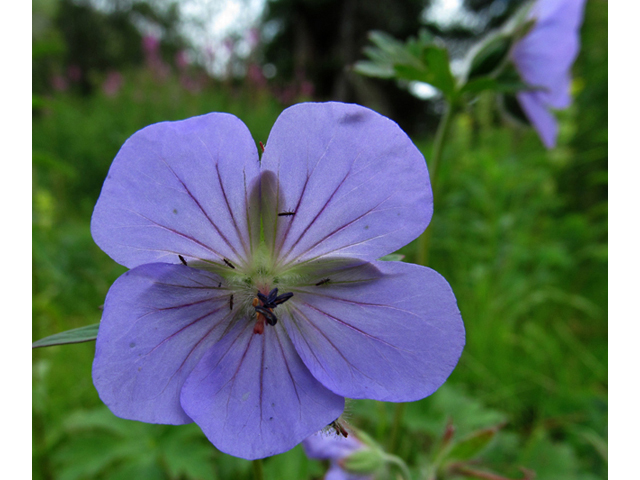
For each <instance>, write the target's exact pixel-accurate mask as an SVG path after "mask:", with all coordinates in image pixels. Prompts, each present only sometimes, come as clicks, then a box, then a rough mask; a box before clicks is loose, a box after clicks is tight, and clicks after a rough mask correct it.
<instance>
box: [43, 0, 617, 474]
mask: <svg viewBox="0 0 640 480" xmlns="http://www.w3.org/2000/svg"><path fill="white" fill-rule="evenodd" d="M602 5H604V7H602ZM602 8H604V9H605V10H604V11H605V13H606V2H592V3H589V5H588V8H587V20H586V22H585V29H584V31H583V38H584V48H583V55H582V56H581V58H580V59H579V61H578V63H577V71H578V72H579V75H578V76H577V80H576V84H577V85H578V87H579V89H580V90H579V91H578V92H577V93H578V96H577V101H576V103H575V105H574V106H573V107H572V108H571V109H570V110H568V111H567V112H565V113H564V114H563V115H562V117H561V133H560V142H559V143H560V146H559V148H557V149H556V150H553V151H550V152H547V151H546V150H544V148H543V147H542V146H541V144H540V142H539V140H538V138H537V136H536V134H535V132H533V131H529V130H527V131H520V130H516V131H514V130H512V129H511V128H507V127H505V126H500V125H496V116H495V111H494V107H492V106H493V105H495V99H494V98H493V97H492V94H490V93H487V92H485V93H484V94H482V95H480V96H479V98H478V100H477V101H476V102H475V103H474V104H473V105H472V106H470V107H468V108H467V109H466V110H465V111H464V112H463V113H462V114H460V115H459V116H458V117H456V118H457V120H456V122H455V124H454V125H453V127H452V131H451V134H450V137H449V138H450V141H449V143H448V144H447V146H446V148H445V151H444V158H443V162H442V164H441V167H440V173H439V175H440V178H439V184H438V191H437V192H436V205H435V212H434V217H433V221H432V227H431V228H433V233H432V253H431V266H432V267H433V268H434V269H436V270H437V271H439V272H440V273H442V274H443V275H444V276H445V278H447V280H448V281H449V282H450V283H451V285H452V288H453V290H454V292H455V293H456V297H457V299H458V303H459V306H460V309H461V312H462V315H463V319H464V321H465V326H466V329H467V346H466V348H465V351H464V353H463V356H462V359H461V361H460V364H459V365H458V367H457V368H456V369H455V371H454V372H453V374H452V376H451V378H450V379H449V381H448V382H447V383H446V384H445V385H444V386H443V387H442V388H441V389H440V390H438V391H437V392H436V393H435V394H434V395H432V396H431V397H428V398H426V399H424V400H422V401H419V402H415V403H411V404H407V405H406V407H405V408H406V410H405V415H404V417H403V424H402V429H401V432H400V435H399V437H398V439H397V448H396V449H395V452H394V453H396V454H397V455H399V456H400V457H402V458H403V459H404V460H405V461H406V462H407V463H408V464H409V466H410V469H411V471H412V473H413V474H414V476H415V478H426V476H427V475H428V473H429V469H430V468H431V465H432V464H433V460H434V458H433V453H434V452H436V451H437V449H438V448H439V445H441V442H442V437H443V432H447V429H448V428H451V426H452V427H453V428H455V434H454V437H453V438H455V439H465V438H466V439H469V438H472V437H470V435H472V434H473V432H474V431H477V430H478V429H486V428H491V427H495V426H496V425H502V424H504V427H503V428H502V430H500V431H499V432H497V433H496V434H495V435H492V436H491V438H488V437H487V438H488V441H487V443H486V444H482V445H480V447H482V448H478V449H477V451H476V452H475V453H477V454H478V455H479V457H478V459H480V460H481V461H482V462H483V469H484V470H491V471H494V472H499V473H500V474H501V475H505V476H508V477H509V478H522V477H523V473H522V472H521V471H520V470H519V467H525V468H527V469H529V470H533V471H535V472H536V473H537V477H536V478H538V479H540V480H545V479H549V480H573V479H576V480H577V479H581V480H583V479H586V480H591V479H597V478H606V469H607V434H606V432H607V319H606V307H607V245H606V238H607V219H606V138H607V137H606V115H604V121H603V112H604V113H605V114H606V108H607V107H606V95H604V96H603V92H604V93H606V67H603V64H602V63H601V62H602V61H604V62H605V63H604V65H606V48H604V52H603V50H602V45H601V44H600V43H598V42H599V41H600V40H601V39H602V37H603V35H604V38H605V39H606V15H605V17H604V20H602V17H601V16H599V15H600V14H601V13H602ZM603 22H604V23H603ZM49 32H50V33H49V34H47V36H45V37H43V38H46V40H42V41H43V42H44V43H42V44H39V45H36V44H34V52H35V49H36V47H38V48H42V50H43V51H47V48H46V45H45V44H48V45H49V47H50V49H49V52H54V56H53V57H47V58H49V59H50V60H51V59H52V58H53V59H55V58H58V60H51V61H54V62H55V61H59V62H62V61H63V60H62V56H61V55H62V54H61V53H60V52H63V51H64V42H60V36H59V34H56V33H55V32H56V31H55V30H50V31H49ZM603 32H604V33H603ZM60 45H62V47H60ZM585 50H586V51H587V52H588V53H584V52H585ZM55 52H58V53H55ZM55 55H59V57H55ZM34 56H35V53H34ZM603 70H604V71H605V74H603V73H602V71H603ZM121 75H122V85H121V87H120V88H119V89H117V90H116V91H115V92H113V91H107V90H104V91H103V90H102V89H100V88H96V90H95V92H94V94H92V95H89V96H83V97H81V96H78V95H77V93H76V92H74V91H72V90H70V91H64V92H56V93H46V92H45V93H43V94H41V95H38V96H37V97H34V103H33V109H34V110H33V112H34V116H33V339H34V340H37V339H39V338H42V337H44V336H47V335H51V334H54V333H57V332H61V331H64V330H68V329H71V328H78V327H82V326H86V325H91V324H95V323H97V322H98V321H99V319H100V314H101V311H100V306H101V304H102V303H103V302H104V297H105V295H106V292H107V290H108V289H109V287H110V285H111V284H112V282H113V281H114V280H115V279H116V278H117V277H118V276H119V275H120V274H122V273H123V272H124V271H125V269H124V267H121V266H119V265H117V264H115V263H114V262H113V261H112V260H111V259H110V258H108V257H107V256H106V255H105V254H104V253H103V252H102V251H101V250H100V249H99V248H98V247H97V246H96V245H95V244H94V243H93V240H92V239H91V234H90V231H89V222H90V218H91V213H92V209H93V206H94V204H95V201H96V199H97V198H98V195H99V193H100V188H101V186H102V182H103V180H104V178H105V176H106V173H107V170H108V168H109V166H110V164H111V161H112V159H113V157H114V156H115V154H116V153H117V151H118V149H119V148H120V146H121V145H122V144H123V143H124V141H125V140H126V139H127V138H128V137H129V136H130V135H131V134H133V133H134V132H135V131H136V130H138V129H140V128H142V127H144V126H146V125H148V124H151V123H155V122H159V121H165V120H178V119H183V118H187V117H190V116H194V115H199V114H204V113H207V112H211V111H223V112H230V113H233V114H235V115H237V116H238V117H239V118H240V119H242V120H243V121H244V122H245V123H246V124H247V126H248V127H249V129H250V130H251V132H252V133H253V135H254V139H255V140H256V143H257V142H258V141H263V142H264V141H265V140H266V139H267V137H268V134H269V131H270V129H271V126H272V125H273V122H274V121H275V119H276V118H277V116H278V115H279V113H280V112H281V110H282V108H283V107H282V105H281V104H280V103H278V101H277V100H276V99H275V98H274V97H273V96H272V95H271V94H270V93H269V91H268V90H267V89H266V88H257V87H256V86H255V85H252V84H251V83H250V82H247V83H245V84H240V85H232V84H229V83H226V82H217V81H214V80H212V79H209V78H207V79H205V80H203V81H201V82H200V83H199V84H198V88H196V89H194V88H187V87H186V86H185V84H184V82H183V79H181V78H180V77H179V75H178V74H177V73H171V74H170V75H168V76H167V77H164V78H159V77H158V76H157V75H156V74H154V72H153V71H152V70H150V69H149V68H142V67H127V68H126V69H124V70H121ZM93 78H94V81H95V85H96V86H99V85H101V83H102V82H103V81H105V80H106V74H104V73H103V74H96V76H94V77H93ZM603 82H604V83H603ZM47 91H50V90H47ZM414 140H415V142H416V144H417V145H418V147H419V148H420V149H421V151H422V152H423V153H424V155H425V157H426V158H427V161H428V159H429V157H430V152H431V148H432V141H431V138H430V137H428V136H425V137H424V138H415V139H414ZM400 253H401V254H404V255H405V260H406V261H409V262H411V261H413V260H414V258H415V255H416V252H415V244H410V245H408V246H407V247H405V248H403V249H402V250H401V252H400ZM93 353H94V345H93V343H85V344H77V345H68V346H56V347H50V348H46V349H37V350H35V351H34V353H33V478H35V479H42V480H48V479H64V480H67V479H68V480H72V479H78V480H80V479H98V480H101V479H132V478H135V479H188V480H191V479H218V478H219V479H226V478H237V479H249V478H252V473H251V465H250V464H249V462H246V461H244V460H240V459H236V458H233V457H230V456H228V455H224V454H222V453H220V452H218V451H216V449H215V448H214V447H213V446H212V445H211V444H210V443H209V442H208V441H207V440H206V439H205V437H204V435H202V433H201V432H200V430H199V429H198V427H197V426H195V425H184V426H163V425H148V424H142V423H138V422H132V421H126V420H122V419H118V418H116V417H114V416H113V415H112V414H111V413H110V412H109V411H108V410H107V409H106V407H104V406H103V405H102V404H101V402H100V400H99V398H98V396H97V393H96V392H95V389H94V388H93V386H92V383H91V363H92V360H93ZM393 415H394V405H393V404H384V403H380V402H375V401H368V400H357V401H351V402H349V404H348V408H347V414H346V418H347V421H349V422H351V423H353V424H354V425H356V426H357V427H358V428H361V429H362V430H364V431H366V432H368V433H369V434H370V435H371V436H372V437H374V438H375V440H376V441H377V442H379V443H380V444H382V445H386V446H387V447H388V446H389V443H390V441H391V440H390V439H391V436H392V422H393ZM469 445H471V444H469ZM474 445H475V444H474ZM471 446H473V445H471ZM474 448H475V447H474ZM264 467H265V478H267V479H274V480H275V479H282V478H292V479H312V478H313V479H317V478H321V477H322V475H323V474H324V472H325V471H326V466H325V465H322V464H321V463H319V462H316V461H311V460H308V459H307V458H306V457H305V455H304V453H303V451H302V449H301V448H300V447H296V448H295V449H293V450H292V451H290V452H287V453H285V454H282V455H278V456H276V457H272V458H269V459H266V460H265V461H264ZM485 467H486V468H485ZM451 475H453V474H451ZM456 475H459V476H458V477H455V476H449V477H446V478H462V477H461V476H460V473H457V474H456Z"/></svg>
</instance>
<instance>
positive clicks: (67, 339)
mask: <svg viewBox="0 0 640 480" xmlns="http://www.w3.org/2000/svg"><path fill="white" fill-rule="evenodd" d="M99 325H100V324H99V323H96V324H95V325H88V326H86V327H80V328H73V329H71V330H67V331H65V332H60V333H55V334H53V335H49V336H48V337H44V338H41V339H40V340H38V341H35V342H33V343H32V344H31V348H39V347H52V346H54V345H67V344H69V343H83V342H92V341H93V340H95V339H96V338H97V337H98V326H99Z"/></svg>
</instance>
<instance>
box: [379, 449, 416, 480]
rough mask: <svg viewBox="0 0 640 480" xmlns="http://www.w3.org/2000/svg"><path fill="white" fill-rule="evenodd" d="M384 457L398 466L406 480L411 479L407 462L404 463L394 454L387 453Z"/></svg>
mask: <svg viewBox="0 0 640 480" xmlns="http://www.w3.org/2000/svg"><path fill="white" fill-rule="evenodd" d="M384 459H385V460H386V461H387V462H388V463H393V464H394V465H397V466H398V467H400V470H401V471H402V476H403V477H404V478H405V479H406V480H411V472H410V471H409V468H408V467H407V464H406V463H404V460H402V459H401V458H400V457H397V456H395V455H389V454H386V455H385V456H384Z"/></svg>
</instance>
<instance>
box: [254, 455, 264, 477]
mask: <svg viewBox="0 0 640 480" xmlns="http://www.w3.org/2000/svg"><path fill="white" fill-rule="evenodd" d="M251 464H252V466H253V478H254V479H255V480H264V472H263V471H262V459H260V458H259V459H258V460H252V461H251Z"/></svg>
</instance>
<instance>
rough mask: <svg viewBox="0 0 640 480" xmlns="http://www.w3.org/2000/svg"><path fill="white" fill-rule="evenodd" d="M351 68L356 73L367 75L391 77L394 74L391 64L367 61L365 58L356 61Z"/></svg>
mask: <svg viewBox="0 0 640 480" xmlns="http://www.w3.org/2000/svg"><path fill="white" fill-rule="evenodd" d="M353 70H354V71H355V72H356V73H359V74H360V75H365V76H367V77H377V78H391V77H393V76H394V72H393V67H392V66H391V65H385V64H381V63H375V62H367V61H365V60H361V61H359V62H356V64H355V65H354V67H353Z"/></svg>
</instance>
